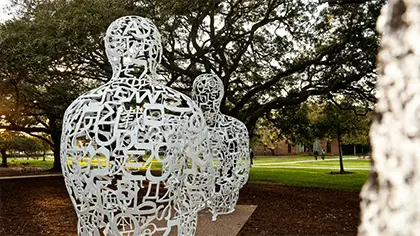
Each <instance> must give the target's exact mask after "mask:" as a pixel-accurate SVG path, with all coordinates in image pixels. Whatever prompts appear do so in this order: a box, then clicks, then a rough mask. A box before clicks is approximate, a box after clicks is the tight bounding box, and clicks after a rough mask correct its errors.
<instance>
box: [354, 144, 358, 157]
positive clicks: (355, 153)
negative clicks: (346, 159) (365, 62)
mask: <svg viewBox="0 0 420 236" xmlns="http://www.w3.org/2000/svg"><path fill="white" fill-rule="evenodd" d="M353 153H354V155H355V156H356V155H357V152H356V144H353Z"/></svg>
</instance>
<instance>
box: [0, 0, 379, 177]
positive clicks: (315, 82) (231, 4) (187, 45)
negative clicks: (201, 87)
mask: <svg viewBox="0 0 420 236" xmlns="http://www.w3.org/2000/svg"><path fill="white" fill-rule="evenodd" d="M14 2H15V7H16V9H17V10H16V12H17V16H16V18H14V19H12V20H10V21H8V22H6V23H4V24H2V25H1V26H0V51H1V55H0V68H1V69H0V83H1V84H0V96H1V97H2V98H3V100H2V102H1V104H0V113H1V114H0V115H2V116H1V117H2V118H1V120H0V122H1V123H0V125H1V128H7V129H12V130H19V131H23V132H27V133H30V134H32V135H35V136H39V132H44V133H47V134H49V135H50V136H51V139H50V140H51V141H50V140H46V141H48V142H49V143H50V145H51V147H52V148H53V150H54V153H55V158H56V164H55V166H54V168H55V169H60V166H59V162H58V160H59V143H60V135H61V119H62V116H63V113H64V110H65V109H66V107H67V106H68V105H69V104H70V103H71V101H72V100H73V99H75V98H76V97H77V96H78V95H80V94H81V93H82V92H84V91H86V90H88V89H90V88H92V87H95V86H97V85H98V84H101V83H104V82H106V81H108V80H109V78H110V75H111V70H110V66H109V65H108V63H107V60H106V57H105V53H104V49H103V41H102V38H103V36H104V32H105V30H106V28H107V26H108V25H109V23H110V22H112V21H113V20H115V19H116V18H118V17H120V16H123V15H130V14H135V15H140V16H145V17H148V18H151V19H153V21H154V22H155V23H156V25H157V26H158V28H159V29H160V31H161V33H162V36H163V42H164V56H163V60H162V67H161V68H160V74H161V75H162V76H161V79H162V81H164V82H165V83H166V84H167V85H169V86H171V87H174V88H176V89H179V90H180V91H183V92H186V93H188V92H189V91H190V89H191V84H192V82H193V80H194V78H195V77H196V76H197V75H199V74H201V73H204V72H211V73H215V74H217V75H218V76H219V77H220V78H221V79H222V81H223V83H224V85H225V97H224V98H223V101H222V107H221V110H222V111H223V112H224V113H226V114H228V115H231V116H234V117H237V118H239V119H240V120H242V121H243V122H244V123H245V124H246V125H247V127H248V129H249V130H250V131H251V132H252V130H253V129H254V127H255V124H256V122H257V120H258V119H259V118H260V117H262V116H264V115H265V114H267V113H270V112H271V111H273V110H275V109H284V108H285V107H287V106H289V105H296V104H299V103H301V102H304V101H306V100H307V99H308V98H309V97H310V96H314V95H325V94H336V93H339V94H345V95H346V96H352V97H354V98H355V99H358V100H359V101H362V102H363V101H370V102H372V101H374V84H375V79H376V76H375V66H374V64H375V55H376V52H377V48H378V34H377V32H376V30H375V22H376V19H377V17H378V15H379V9H380V7H381V6H382V5H383V1H344V0H343V1H330V2H324V1H319V2H317V1H306V0H259V1H258V0H225V1H215V0H210V1H202V0H191V1H166V0H157V1H154V0H140V1H135V0H124V1H117V0H90V1H84V0H72V1H67V0H49V1H40V0H15V1H14ZM41 138H42V137H41Z"/></svg>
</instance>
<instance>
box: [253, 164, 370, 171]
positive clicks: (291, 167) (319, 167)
mask: <svg viewBox="0 0 420 236" xmlns="http://www.w3.org/2000/svg"><path fill="white" fill-rule="evenodd" d="M253 167H258V168H266V169H324V170H337V168H339V167H329V166H325V167H324V166H257V165H253ZM251 168H252V167H251ZM344 169H345V170H370V168H363V167H360V168H347V167H345V168H344Z"/></svg>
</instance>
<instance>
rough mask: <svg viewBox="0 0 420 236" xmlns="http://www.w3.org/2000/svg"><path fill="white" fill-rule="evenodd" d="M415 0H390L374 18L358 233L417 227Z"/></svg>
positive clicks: (419, 96)
mask: <svg viewBox="0 0 420 236" xmlns="http://www.w3.org/2000/svg"><path fill="white" fill-rule="evenodd" d="M419 16H420V1H412V0H410V1H409V0H390V1H389V5H388V7H385V8H384V9H383V10H382V15H381V17H380V18H379V19H378V29H379V30H380V31H381V32H382V35H383V36H382V43H381V45H382V47H381V51H380V52H379V54H378V73H379V78H378V81H377V86H378V94H380V97H379V99H378V103H377V104H376V107H375V109H376V114H375V116H374V119H373V124H372V127H371V129H370V138H371V144H372V158H373V166H372V172H371V175H370V177H369V180H368V182H367V183H366V184H365V186H364V187H363V189H362V192H361V198H362V202H361V205H360V206H361V224H360V226H359V235H418V234H419V232H420V149H419V148H420V119H419V110H420V93H419V91H420V47H419V45H420V44H419V41H420V30H419V29H420V17H419Z"/></svg>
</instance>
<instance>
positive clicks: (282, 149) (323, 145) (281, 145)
mask: <svg viewBox="0 0 420 236" xmlns="http://www.w3.org/2000/svg"><path fill="white" fill-rule="evenodd" d="M322 149H325V152H326V154H327V155H338V153H339V152H338V141H337V140H332V141H330V140H327V139H323V140H316V141H315V142H314V143H313V145H312V146H311V147H304V146H302V145H300V144H297V145H294V144H289V143H288V142H287V141H280V142H278V143H277V145H276V148H275V149H274V150H271V149H269V148H267V147H266V146H264V145H262V144H260V143H258V144H256V145H255V146H254V148H253V151H254V155H256V156H265V155H269V156H278V155H298V154H299V155H309V154H312V152H313V151H314V150H318V151H321V150H322Z"/></svg>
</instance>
